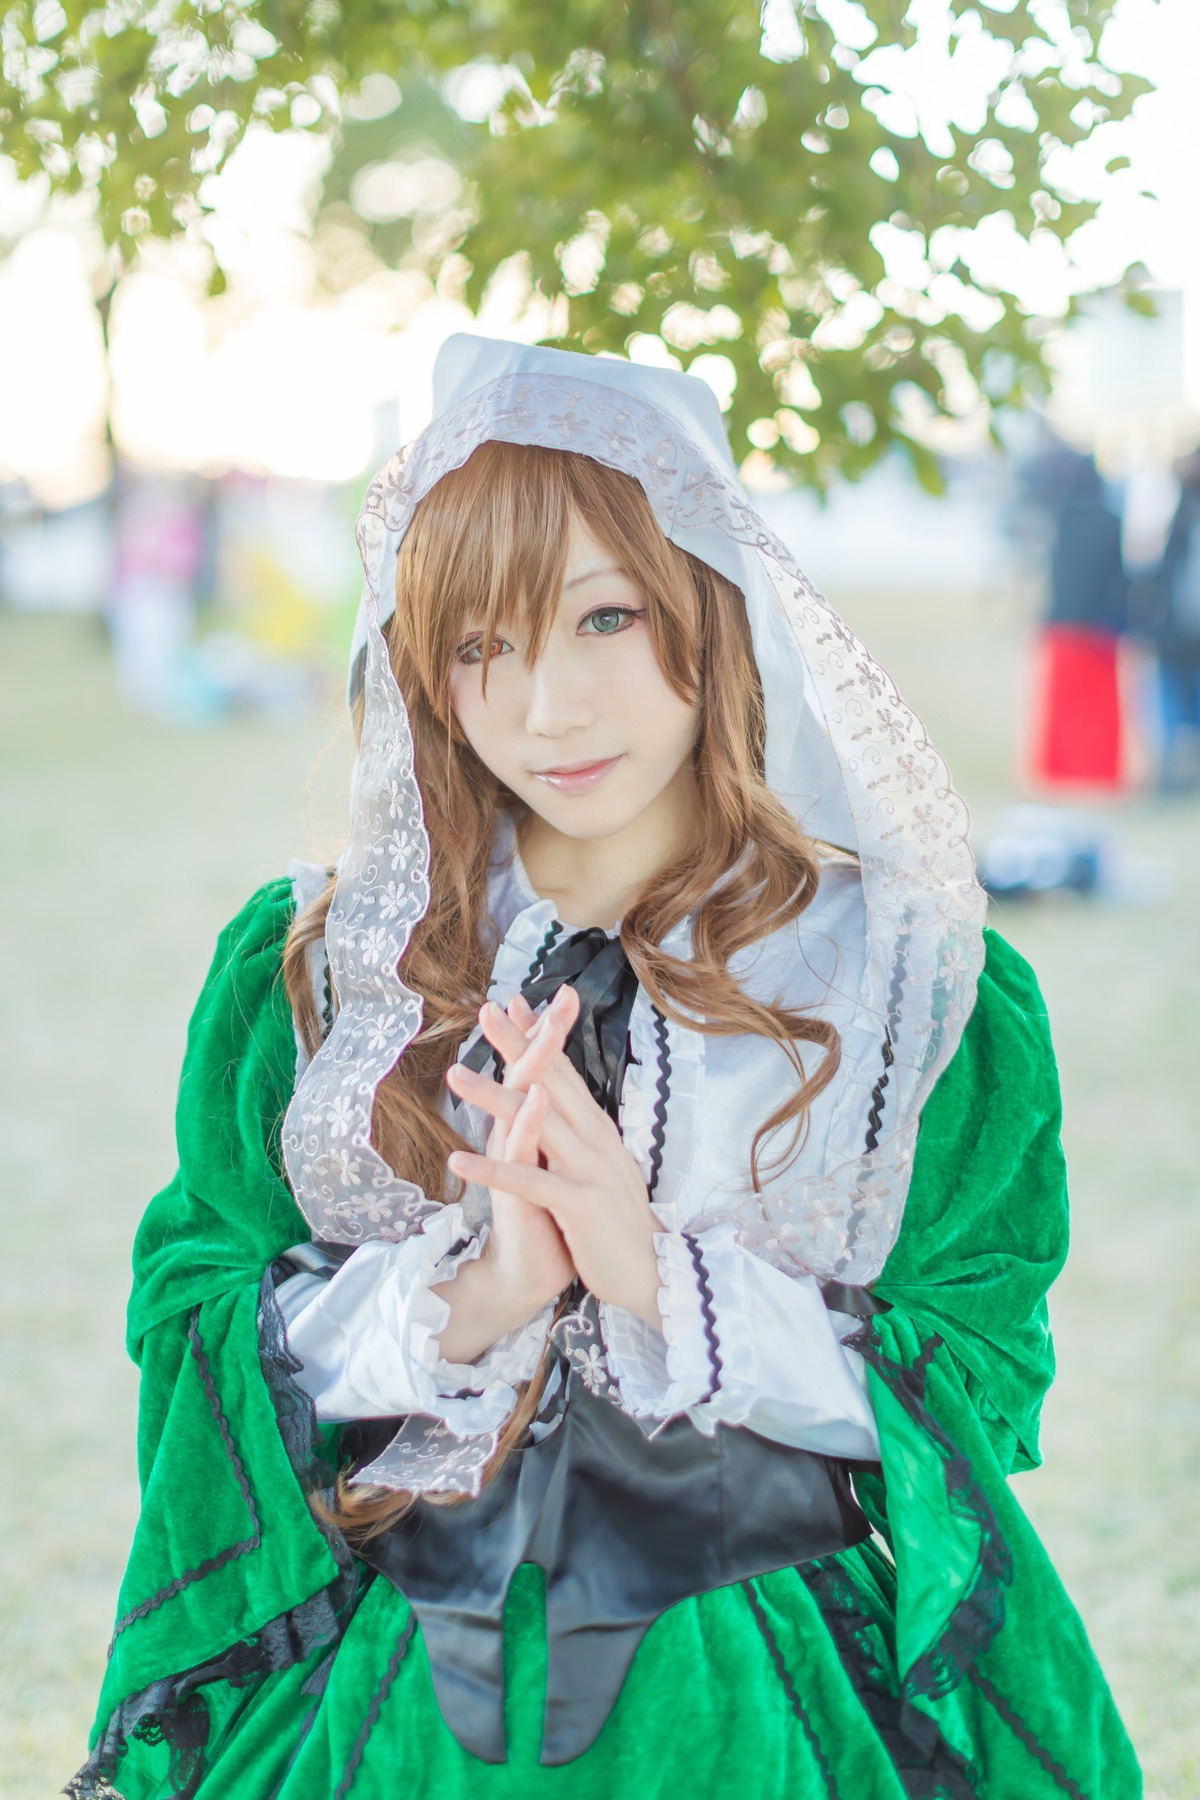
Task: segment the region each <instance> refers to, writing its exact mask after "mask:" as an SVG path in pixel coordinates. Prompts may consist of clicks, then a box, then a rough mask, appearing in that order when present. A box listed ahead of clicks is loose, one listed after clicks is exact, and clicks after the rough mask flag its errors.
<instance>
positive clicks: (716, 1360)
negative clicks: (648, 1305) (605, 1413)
mask: <svg viewBox="0 0 1200 1800" xmlns="http://www.w3.org/2000/svg"><path fill="white" fill-rule="evenodd" d="M654 1246H655V1253H656V1256H657V1260H658V1275H659V1282H660V1286H659V1290H658V1309H659V1314H660V1317H661V1319H662V1331H661V1333H660V1332H657V1331H655V1330H654V1329H653V1327H652V1326H650V1325H647V1324H646V1322H645V1321H644V1320H643V1319H641V1318H639V1317H638V1316H637V1314H635V1313H631V1312H628V1311H626V1309H625V1308H624V1307H619V1306H607V1305H605V1306H602V1307H601V1309H600V1314H601V1322H602V1326H603V1329H604V1338H605V1343H606V1345H607V1348H608V1361H609V1368H610V1369H611V1370H612V1373H613V1376H614V1378H615V1379H616V1381H617V1385H618V1386H619V1388H620V1390H621V1398H622V1400H623V1402H624V1404H625V1406H626V1408H627V1410H628V1411H629V1412H631V1413H632V1414H634V1416H635V1417H650V1418H657V1419H664V1420H665V1419H670V1418H674V1417H676V1416H677V1415H678V1414H680V1413H688V1414H690V1415H691V1417H692V1420H693V1422H694V1423H695V1424H696V1425H697V1426H698V1428H699V1429H700V1430H701V1431H705V1432H712V1431H713V1430H714V1429H715V1428H716V1425H717V1423H718V1421H724V1422H726V1423H729V1424H736V1423H738V1421H739V1420H741V1419H742V1418H744V1417H745V1415H746V1414H747V1412H748V1411H749V1410H750V1407H751V1405H752V1404H753V1400H754V1394H755V1390H756V1387H757V1381H758V1350H757V1345H756V1342H755V1337H754V1332H753V1328H752V1324H751V1319H750V1309H749V1303H748V1295H747V1292H746V1283H745V1279H744V1276H743V1273H742V1268H741V1259H740V1257H739V1256H738V1254H737V1253H736V1251H734V1252H733V1253H732V1254H731V1253H730V1252H729V1251H727V1250H713V1249H710V1248H708V1247H706V1246H704V1245H702V1244H701V1242H700V1240H699V1239H698V1238H696V1237H694V1236H692V1235H691V1234H690V1233H686V1232H681V1231H660V1232H657V1233H656V1234H655V1238H654Z"/></svg>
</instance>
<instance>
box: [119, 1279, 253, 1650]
mask: <svg viewBox="0 0 1200 1800" xmlns="http://www.w3.org/2000/svg"><path fill="white" fill-rule="evenodd" d="M188 1343H189V1344H190V1345H191V1348H192V1355H193V1356H194V1358H195V1359H196V1367H197V1369H198V1370H199V1373H200V1380H201V1381H202V1383H203V1384H204V1392H205V1395H206V1397H207V1399H208V1404H209V1406H210V1407H211V1408H212V1415H213V1418H214V1420H215V1421H216V1426H217V1430H218V1431H219V1432H220V1434H221V1442H222V1443H223V1444H224V1446H225V1454H226V1456H227V1457H228V1458H229V1465H230V1467H231V1468H232V1470H233V1473H234V1478H235V1479H236V1481H237V1484H238V1487H239V1488H240V1489H241V1491H242V1500H243V1502H244V1503H245V1507H246V1511H247V1513H248V1514H249V1517H250V1535H249V1537H245V1538H242V1539H241V1541H240V1542H239V1543H236V1544H229V1545H227V1547H226V1548H225V1549H224V1550H221V1551H219V1552H218V1554H217V1555H216V1556H209V1557H206V1558H205V1560H204V1561H203V1562H202V1563H197V1565H196V1567H195V1568H194V1569H188V1570H187V1571H186V1573H184V1574H183V1575H177V1576H176V1577H175V1579H174V1581H169V1582H168V1583H167V1585H166V1587H162V1588H159V1590H158V1592H157V1594H151V1596H150V1598H149V1599H148V1600H143V1601H142V1602H141V1604H140V1605H138V1606H134V1607H131V1608H130V1610H129V1612H127V1613H125V1614H124V1616H123V1617H122V1618H120V1619H118V1620H117V1623H116V1625H115V1626H114V1628H113V1634H112V1642H111V1643H110V1644H109V1646H108V1654H109V1655H110V1656H111V1655H112V1651H113V1644H115V1643H116V1641H117V1639H118V1638H119V1637H120V1635H121V1633H122V1632H123V1631H125V1630H126V1629H127V1628H128V1627H129V1626H130V1625H133V1624H135V1623H136V1622H137V1620H138V1619H144V1618H145V1617H146V1616H147V1614H149V1613H152V1612H156V1611H157V1610H158V1608H159V1607H160V1606H163V1605H164V1604H165V1603H166V1602H167V1601H168V1600H173V1599H174V1598H175V1596H176V1594H181V1593H182V1592H183V1590H184V1588H187V1587H191V1585H192V1584H193V1582H196V1581H202V1580H203V1579H204V1577H205V1576H206V1575H212V1574H215V1572H216V1571H217V1570H218V1569H223V1568H224V1567H225V1565H226V1563H231V1562H235V1561H236V1560H237V1558H238V1557H239V1556H246V1555H247V1554H248V1553H249V1552H250V1551H251V1550H257V1549H258V1547H259V1545H260V1544H261V1543H262V1531H261V1529H260V1527H259V1521H258V1509H257V1507H256V1506H255V1504H254V1496H253V1494H252V1493H251V1492H250V1483H249V1482H248V1481H247V1479H246V1471H245V1468H244V1467H243V1466H242V1459H241V1457H240V1456H239V1455H238V1453H237V1450H236V1448H235V1446H234V1442H233V1437H232V1435H231V1433H230V1430H229V1424H228V1421H227V1420H226V1418H225V1413H224V1411H223V1409H222V1406H221V1398H220V1395H219V1394H218V1393H217V1390H216V1385H215V1383H214V1382H213V1378H212V1369H211V1368H210V1367H209V1361H208V1357H207V1356H206V1355H205V1353H204V1345H203V1343H202V1342H201V1338H200V1308H199V1307H196V1309H195V1311H194V1312H193V1313H192V1315H191V1318H190V1319H189V1320H188Z"/></svg>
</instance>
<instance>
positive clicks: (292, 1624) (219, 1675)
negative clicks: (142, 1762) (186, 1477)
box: [63, 1265, 360, 1800]
mask: <svg viewBox="0 0 1200 1800" xmlns="http://www.w3.org/2000/svg"><path fill="white" fill-rule="evenodd" d="M290 1273H291V1270H290V1269H282V1270H277V1269H276V1267H275V1266H274V1265H272V1267H271V1268H269V1269H268V1270H267V1271H266V1274H265V1275H264V1277H263V1282H262V1287H261V1289H260V1292H259V1306H258V1331H259V1355H260V1359H261V1363H262V1370H263V1375H264V1377H265V1378H266V1382H267V1388H268V1391H269V1392H270V1395H271V1400H272V1403H273V1405H274V1408H275V1417H276V1420H277V1422H278V1425H279V1434H280V1437H281V1438H282V1440H283V1445H284V1449H285V1451H286V1452H287V1456H288V1460H289V1462H290V1463H291V1465H292V1471H293V1473H294V1474H295V1476H296V1479H297V1480H298V1481H299V1482H300V1484H301V1486H302V1487H303V1488H304V1490H305V1492H306V1493H313V1492H316V1491H318V1490H327V1491H331V1489H332V1482H333V1479H334V1471H333V1469H332V1468H331V1467H330V1466H329V1465H328V1464H326V1463H325V1462H323V1461H322V1459H321V1458H320V1456H319V1455H318V1452H317V1446H316V1437H317V1422H316V1412H315V1409H314V1407H313V1403H312V1401H311V1399H310V1398H309V1396H308V1395H307V1394H306V1393H305V1392H304V1391H303V1389H302V1388H300V1387H299V1386H298V1385H297V1383H296V1380H295V1375H296V1372H297V1370H298V1369H299V1368H300V1364H299V1362H298V1361H297V1360H296V1358H295V1357H294V1356H293V1355H292V1353H291V1351H290V1350H289V1349H288V1346H287V1336H286V1333H285V1330H284V1324H283V1318H282V1315H281V1314H280V1311H279V1307H278V1304H277V1302H276V1299H275V1287H276V1276H277V1274H281V1275H284V1276H286V1275H287V1274H290ZM199 1316H200V1315H199V1309H198V1308H197V1310H196V1311H195V1312H194V1313H193V1314H192V1316H191V1319H190V1321H189V1325H188V1337H189V1341H190V1343H191V1347H192V1354H193V1355H194V1356H195V1357H196V1359H197V1363H198V1366H199V1369H200V1374H201V1379H202V1381H203V1382H204V1387H205V1392H206V1394H207V1396H208V1400H209V1404H210V1406H211V1407H212V1408H213V1413H214V1417H215V1418H216V1421H217V1425H218V1428H219V1429H220V1431H221V1437H222V1441H223V1442H224V1444H225V1449H226V1454H227V1455H228V1456H229V1458H230V1461H231V1463H232V1465H233V1468H234V1473H235V1475H236V1476H237V1479H238V1483H239V1486H240V1487H241V1489H242V1493H243V1497H244V1498H245V1500H246V1505H247V1509H248V1512H249V1516H250V1520H251V1524H252V1531H251V1534H250V1538H249V1539H247V1540H244V1541H242V1542H240V1543H238V1544H235V1545H231V1546H230V1548H229V1549H228V1550H226V1551H223V1552H222V1553H221V1555H220V1556H217V1557H212V1558H210V1559H209V1561H208V1562H207V1563H205V1564H202V1565H201V1566H200V1567H199V1568H197V1569H192V1570H189V1571H187V1573H186V1574H185V1575H182V1576H179V1577H177V1578H176V1579H175V1580H174V1581H172V1582H170V1583H168V1584H167V1586H166V1587H165V1588H163V1589H162V1590H161V1591H160V1592H159V1593H158V1594H156V1595H153V1596H152V1597H151V1599H150V1600H149V1601H143V1602H142V1604H141V1605H140V1606H138V1607H135V1608H133V1609H132V1611H130V1612H129V1613H127V1614H125V1616H124V1617H123V1618H122V1619H121V1620H119V1621H118V1624H117V1629H116V1631H115V1632H114V1634H113V1636H114V1641H115V1638H116V1636H117V1634H118V1633H119V1632H120V1631H122V1630H123V1629H124V1628H125V1627H126V1626H128V1625H130V1624H132V1622H133V1620H134V1619H135V1618H142V1617H144V1616H145V1615H146V1614H147V1613H148V1612H150V1611H152V1610H154V1609H155V1608H156V1607H157V1606H159V1605H161V1604H162V1603H163V1602H164V1601H165V1600H167V1599H169V1598H171V1597H173V1596H174V1595H175V1594H177V1593H179V1592H181V1591H182V1589H183V1588H184V1587H187V1586H189V1585H190V1584H191V1583H192V1582H193V1581H196V1580H199V1579H201V1578H202V1577H203V1576H204V1575H206V1574H209V1573H211V1572H212V1570H213V1569H215V1568H220V1567H223V1566H224V1565H225V1564H226V1563H227V1562H229V1561H231V1560H232V1559H233V1558H234V1557H236V1556H240V1555H244V1554H245V1553H246V1551H247V1550H251V1549H254V1548H256V1547H257V1545H258V1543H259V1541H260V1534H259V1531H258V1515H257V1512H256V1511H255V1508H254V1502H253V1498H252V1496H251V1494H250V1488H249V1483H248V1482H247V1480H246V1476H245V1471H244V1469H243V1467H242V1461H241V1458H240V1457H239V1455H238V1453H237V1450H236V1448H235V1446H234V1443H233V1438H232V1435H231V1433H230V1430H229V1426H228V1423H227V1421H226V1419H225V1414H224V1410H223V1407H222V1404H221V1399H220V1396H219V1394H218V1393H217V1391H216V1387H215V1384H214V1382H213V1379H212V1374H211V1370H210V1369H209V1365H208V1359H207V1357H206V1356H205V1355H204V1348H203V1344H202V1342H201V1339H200V1331H199ZM314 1519H315V1522H316V1523H317V1525H318V1526H319V1528H320V1530H321V1531H322V1532H323V1534H324V1536H325V1541H326V1543H327V1544H328V1546H329V1549H330V1552H331V1554H332V1555H333V1558H334V1560H335V1562H336V1563H337V1565H338V1574H337V1576H336V1577H335V1579H334V1580H333V1581H332V1582H331V1583H330V1584H329V1586H328V1587H325V1588H322V1589H321V1591H320V1592H319V1593H317V1594H314V1595H312V1597H311V1598H310V1599H308V1600H306V1601H304V1602H303V1603H302V1604H301V1605H300V1606H295V1607H291V1608H290V1609H289V1610H288V1611H287V1612H284V1613H281V1614H279V1616H278V1617H277V1618H274V1619H271V1620H270V1621H269V1622H268V1623H267V1624H266V1625H264V1626H263V1628H262V1629H261V1631H256V1632H255V1633H253V1635H252V1636H250V1637H246V1638H243V1639H241V1640H239V1641H238V1642H237V1643H235V1644H232V1645H230V1646H229V1648H228V1649H226V1650H224V1651H222V1652H221V1654H220V1655H219V1656H216V1657H213V1658H211V1659H210V1660H209V1661H208V1662H205V1663H199V1664H196V1665H194V1666H193V1667H191V1668H188V1669H184V1670H182V1671H179V1672H178V1673H176V1674H172V1675H166V1676H163V1677H162V1678H161V1679H159V1680H158V1681H154V1682H152V1683H151V1684H150V1686H149V1687H146V1688H143V1689H142V1690H141V1692H140V1693H137V1694H132V1695H130V1697H129V1698H128V1699H127V1700H124V1701H122V1703H121V1705H120V1706H118V1707H117V1709H116V1710H115V1712H114V1713H113V1714H112V1715H111V1717H110V1718H109V1720H108V1723H107V1725H106V1726H105V1728H104V1730H103V1731H102V1733H101V1734H100V1737H99V1738H98V1739H97V1741H96V1745H95V1748H94V1749H93V1750H92V1752H91V1755H90V1756H89V1757H88V1759H87V1761H86V1762H85V1763H84V1765H83V1767H82V1768H81V1769H80V1770H79V1771H78V1773H77V1774H75V1775H74V1776H72V1778H71V1780H70V1781H69V1782H68V1783H67V1785H66V1787H65V1788H64V1789H63V1792H64V1793H65V1794H67V1795H69V1796H70V1797H71V1800H109V1797H110V1796H111V1795H112V1793H113V1787H112V1783H113V1780H114V1778H115V1776H116V1774H117V1770H118V1767H119V1765H120V1762H121V1759H122V1758H123V1757H124V1755H125V1753H126V1751H127V1750H128V1747H129V1742H130V1740H131V1739H133V1738H136V1739H138V1740H140V1741H141V1742H143V1743H148V1744H165V1745H166V1746H167V1748H168V1751H169V1763H168V1772H167V1782H168V1788H169V1800H192V1796H193V1795H194V1794H195V1792H196V1790H197V1788H198V1787H199V1785H200V1781H201V1779H202V1777H203V1774H204V1751H205V1747H206V1745H207V1743H208V1733H209V1713H208V1706H207V1704H206V1702H205V1699H204V1695H203V1694H202V1693H201V1692H200V1690H201V1689H202V1688H203V1687H204V1686H205V1685H206V1684H208V1683H210V1682H214V1681H227V1682H229V1683H231V1684H232V1685H233V1686H234V1687H246V1686H249V1685H250V1683H252V1682H255V1681H259V1680H261V1679H263V1677H265V1676H267V1675H273V1674H276V1673H278V1672H279V1671H281V1670H283V1669H290V1668H293V1667H294V1666H295V1664H296V1663H299V1662H304V1661H305V1660H306V1659H307V1658H308V1657H309V1656H311V1655H312V1653H313V1651H314V1650H317V1649H319V1648H320V1646H321V1645H322V1644H333V1645H335V1646H336V1644H337V1642H339V1641H340V1638H341V1635H342V1633H343V1632H344V1630H345V1628H346V1625H347V1623H348V1622H349V1616H350V1613H351V1612H352V1611H353V1607H352V1604H351V1603H352V1601H353V1600H354V1598H355V1595H356V1593H357V1590H358V1585H359V1578H360V1571H359V1569H358V1565H357V1564H356V1563H355V1561H354V1558H353V1556H352V1555H351V1553H350V1550H349V1548H348V1546H347V1544H346V1541H345V1539H344V1538H343V1537H342V1535H341V1533H340V1532H338V1531H337V1530H336V1529H334V1528H333V1527H332V1526H329V1525H327V1524H326V1523H325V1522H324V1521H323V1520H322V1519H321V1518H320V1517H319V1516H317V1515H315V1514H314ZM110 1653H111V1652H110ZM323 1671H324V1674H325V1676H326V1677H327V1675H328V1669H327V1668H326V1667H325V1666H324V1665H323ZM320 1672H321V1671H318V1673H320ZM308 1686H309V1684H308V1683H306V1684H305V1688H306V1691H307V1689H308ZM314 1712H315V1708H314ZM305 1724H306V1728H307V1726H308V1725H309V1724H311V1718H310V1719H308V1720H306V1722H305Z"/></svg>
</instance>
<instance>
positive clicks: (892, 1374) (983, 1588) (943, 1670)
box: [847, 1323, 1013, 1700]
mask: <svg viewBox="0 0 1200 1800" xmlns="http://www.w3.org/2000/svg"><path fill="white" fill-rule="evenodd" d="M942 1341H943V1340H942V1339H941V1338H940V1337H939V1336H938V1335H937V1333H936V1332H935V1333H934V1334H933V1335H932V1336H931V1337H929V1338H927V1339H926V1341H925V1343H924V1344H923V1345H922V1347H921V1354H920V1355H919V1356H918V1358H917V1360H916V1362H915V1363H914V1364H913V1366H912V1368H907V1367H906V1366H905V1365H904V1364H903V1363H896V1362H892V1361H891V1359H890V1358H889V1357H886V1356H885V1355H884V1354H883V1350H882V1347H881V1345H880V1341H879V1333H878V1331H877V1329H876V1327H875V1325H874V1324H872V1323H868V1324H867V1325H865V1326H864V1327H863V1329H862V1330H861V1331H859V1332H856V1333H855V1335H854V1336H853V1337H852V1338H850V1339H848V1340H847V1346H848V1348H850V1349H852V1350H857V1351H858V1353H859V1355H860V1356H861V1357H862V1358H863V1360H864V1361H865V1362H866V1363H867V1364H868V1365H869V1366H870V1367H871V1368H872V1369H874V1370H875V1373H876V1374H877V1375H878V1376H879V1377H880V1379H881V1380H882V1381H884V1382H886V1384H887V1386H888V1388H889V1389H890V1391H891V1392H892V1393H893V1394H894V1395H895V1397H896V1399H897V1400H898V1401H899V1402H900V1404H901V1406H903V1408H904V1410H905V1412H907V1413H908V1415H909V1417H910V1418H912V1419H913V1420H914V1421H915V1423H916V1424H918V1425H919V1426H920V1427H921V1429H922V1431H924V1432H925V1433H926V1435H927V1436H928V1437H929V1438H930V1439H932V1441H933V1443H934V1444H935V1446H936V1447H937V1450H938V1452H939V1454H940V1455H941V1457H942V1461H943V1464H944V1469H943V1473H944V1476H945V1482H946V1497H947V1500H948V1501H949V1503H950V1510H951V1512H953V1513H954V1514H956V1515H957V1517H958V1518H960V1519H969V1520H970V1521H971V1523H972V1524H974V1525H976V1526H978V1528H979V1562H978V1566H977V1568H976V1571H975V1576H974V1579H973V1580H972V1582H971V1585H970V1587H969V1588H968V1589H967V1592H966V1593H965V1594H964V1595H963V1597H962V1599H961V1600H960V1601H959V1602H958V1605H957V1606H956V1607H955V1608H954V1611H953V1612H952V1613H951V1614H950V1617H949V1619H948V1620H947V1622H946V1625H945V1627H944V1628H943V1630H942V1633H941V1635H940V1636H939V1637H938V1639H937V1641H936V1643H934V1644H932V1645H931V1646H930V1648H929V1649H928V1650H927V1651H926V1652H925V1654H924V1655H923V1656H921V1657H919V1658H918V1660H917V1661H916V1662H915V1663H914V1664H913V1666H912V1668H911V1669H910V1670H909V1671H908V1674H907V1675H906V1676H905V1680H904V1691H905V1696H906V1698H908V1699H917V1698H919V1697H925V1698H928V1699H933V1700H936V1699H940V1698H942V1697H943V1696H944V1695H946V1694H950V1693H953V1691H954V1689H955V1688H956V1687H958V1686H959V1684H960V1683H961V1682H962V1681H963V1679H964V1677H965V1676H966V1675H967V1674H968V1673H969V1671H970V1669H971V1667H972V1665H973V1664H974V1663H975V1662H977V1661H978V1659H979V1658H980V1657H981V1656H982V1655H983V1654H984V1652H985V1651H986V1650H987V1649H988V1647H989V1646H990V1645H991V1643H992V1642H993V1641H994V1639H995V1637H996V1635H997V1633H998V1632H999V1631H1000V1630H1001V1628H1002V1626H1003V1624H1004V1609H1005V1596H1004V1590H1005V1588H1007V1587H1008V1586H1010V1584H1011V1582H1012V1578H1013V1560H1012V1551H1011V1550H1010V1549H1009V1547H1008V1544H1007V1543H1006V1541H1005V1539H1004V1537H1003V1535H1002V1533H1001V1530H1000V1523H999V1520H998V1519H997V1518H996V1514H995V1510H994V1508H993V1507H992V1504H991V1501H990V1500H989V1499H988V1497H987V1495H986V1494H985V1493H984V1491H983V1489H982V1487H981V1486H980V1484H979V1483H978V1482H977V1481H976V1479H975V1477H974V1475H973V1474H972V1472H971V1464H970V1461H969V1459H968V1458H967V1457H965V1456H964V1455H963V1454H962V1452H961V1450H959V1448H958V1446H957V1444H955V1442H954V1440H953V1438H951V1437H950V1436H949V1435H948V1434H947V1432H946V1431H944V1430H943V1428H942V1426H941V1425H940V1424H939V1423H938V1421H937V1419H936V1418H935V1417H934V1415H933V1413H932V1412H931V1411H930V1409H929V1407H928V1406H927V1405H926V1403H925V1371H926V1369H927V1368H928V1366H929V1363H930V1361H931V1359H932V1357H933V1355H934V1352H935V1351H936V1350H937V1349H938V1348H939V1347H940V1346H941V1344H942Z"/></svg>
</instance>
